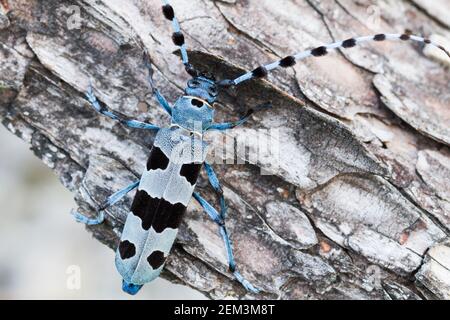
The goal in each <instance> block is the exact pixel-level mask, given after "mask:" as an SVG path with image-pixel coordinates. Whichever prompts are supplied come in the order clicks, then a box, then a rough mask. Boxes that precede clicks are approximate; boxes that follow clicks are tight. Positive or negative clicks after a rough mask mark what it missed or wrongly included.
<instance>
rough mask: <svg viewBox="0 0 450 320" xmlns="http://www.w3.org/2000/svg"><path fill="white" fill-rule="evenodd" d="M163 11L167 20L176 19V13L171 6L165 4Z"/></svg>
mask: <svg viewBox="0 0 450 320" xmlns="http://www.w3.org/2000/svg"><path fill="white" fill-rule="evenodd" d="M162 11H163V14H164V17H166V19H167V20H171V21H172V20H173V18H175V12H174V11H173V8H172V6H171V5H170V4H165V5H163V6H162Z"/></svg>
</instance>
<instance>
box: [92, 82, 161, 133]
mask: <svg viewBox="0 0 450 320" xmlns="http://www.w3.org/2000/svg"><path fill="white" fill-rule="evenodd" d="M86 98H87V99H88V100H89V102H90V104H91V106H92V107H93V108H94V109H95V110H96V111H97V112H99V113H100V114H102V115H104V116H107V117H109V118H111V119H113V120H116V121H119V122H120V123H122V124H124V125H126V126H127V127H130V128H137V129H147V130H159V129H160V128H159V127H158V126H157V125H154V124H151V123H145V122H141V121H137V120H133V119H125V118H123V117H121V116H119V115H117V114H116V113H114V112H112V111H109V110H108V109H107V108H106V107H105V106H102V105H100V103H99V102H98V100H97V97H96V96H95V95H94V91H93V89H92V85H89V87H88V90H87V92H86Z"/></svg>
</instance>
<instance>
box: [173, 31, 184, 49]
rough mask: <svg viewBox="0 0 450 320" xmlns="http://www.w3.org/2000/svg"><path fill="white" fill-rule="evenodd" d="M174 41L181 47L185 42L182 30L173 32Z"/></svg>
mask: <svg viewBox="0 0 450 320" xmlns="http://www.w3.org/2000/svg"><path fill="white" fill-rule="evenodd" d="M172 41H173V43H175V45H177V46H179V47H181V46H182V45H183V44H184V35H183V34H182V33H181V32H174V33H173V34H172Z"/></svg>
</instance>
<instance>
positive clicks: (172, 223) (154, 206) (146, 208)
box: [131, 190, 186, 233]
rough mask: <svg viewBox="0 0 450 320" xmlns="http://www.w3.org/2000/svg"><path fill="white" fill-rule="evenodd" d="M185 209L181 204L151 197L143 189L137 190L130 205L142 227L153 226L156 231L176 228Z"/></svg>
mask: <svg viewBox="0 0 450 320" xmlns="http://www.w3.org/2000/svg"><path fill="white" fill-rule="evenodd" d="M185 211H186V207H185V206H184V205H183V204H181V203H176V204H172V203H170V202H168V201H167V200H165V199H159V198H153V197H151V196H149V195H148V194H147V192H145V191H144V190H138V192H137V193H136V196H135V197H134V200H133V204H132V205H131V212H133V214H134V215H135V216H137V217H139V218H141V221H142V228H143V229H144V230H149V229H150V227H153V229H154V230H155V231H156V232H157V233H161V232H162V231H163V230H164V229H166V228H172V229H176V228H178V226H179V225H180V222H181V219H182V218H183V215H184V212H185Z"/></svg>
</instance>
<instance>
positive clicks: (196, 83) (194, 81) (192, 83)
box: [188, 80, 200, 88]
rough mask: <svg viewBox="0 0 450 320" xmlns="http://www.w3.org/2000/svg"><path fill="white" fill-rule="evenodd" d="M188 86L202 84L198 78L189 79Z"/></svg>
mask: <svg viewBox="0 0 450 320" xmlns="http://www.w3.org/2000/svg"><path fill="white" fill-rule="evenodd" d="M188 86H189V87H191V88H197V87H199V86H200V82H199V81H197V80H189V82H188Z"/></svg>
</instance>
